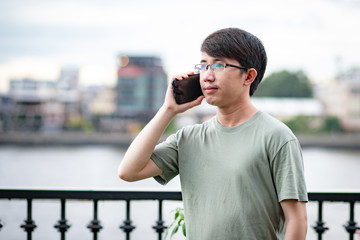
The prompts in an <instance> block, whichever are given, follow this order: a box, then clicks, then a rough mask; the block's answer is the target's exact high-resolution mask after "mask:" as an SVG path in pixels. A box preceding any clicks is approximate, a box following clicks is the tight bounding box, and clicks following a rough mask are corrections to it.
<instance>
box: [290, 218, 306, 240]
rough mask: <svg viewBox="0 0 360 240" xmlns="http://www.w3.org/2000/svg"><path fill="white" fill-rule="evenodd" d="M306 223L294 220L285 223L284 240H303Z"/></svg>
mask: <svg viewBox="0 0 360 240" xmlns="http://www.w3.org/2000/svg"><path fill="white" fill-rule="evenodd" d="M306 233H307V221H306V220H301V219H294V220H290V221H288V222H286V233H285V240H305V239H306Z"/></svg>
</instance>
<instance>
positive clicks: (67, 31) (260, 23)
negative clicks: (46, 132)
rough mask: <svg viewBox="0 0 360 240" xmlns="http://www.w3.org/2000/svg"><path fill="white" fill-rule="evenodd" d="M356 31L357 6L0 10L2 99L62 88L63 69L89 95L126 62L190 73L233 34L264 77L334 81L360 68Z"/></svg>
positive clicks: (18, 0) (258, 3) (16, 2)
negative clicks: (32, 81)
mask: <svg viewBox="0 0 360 240" xmlns="http://www.w3.org/2000/svg"><path fill="white" fill-rule="evenodd" d="M359 23H360V0H271V1H269V0H206V1H205V0H198V1H197V0H181V1H178V0H171V1H169V0H159V1H157V0H153V1H146V0H51V1H49V0H1V1H0V92H4V91H6V89H7V87H8V81H9V79H11V78H21V77H31V78H36V79H39V80H56V79H57V77H58V76H59V72H60V69H61V68H62V67H78V68H79V70H80V83H81V84H82V85H109V86H113V85H114V84H115V82H116V69H117V66H118V60H117V57H118V56H119V55H122V54H125V55H146V56H158V57H160V58H161V59H162V61H163V65H164V68H165V71H166V72H167V74H168V75H169V76H172V75H175V74H178V73H181V72H187V71H189V70H192V69H193V66H194V65H195V64H196V63H198V62H199V60H200V56H201V55H200V45H201V43H202V41H203V39H204V38H205V37H206V36H207V35H209V34H211V33H212V32H214V31H216V30H218V29H221V28H226V27H238V28H242V29H244V30H246V31H249V32H251V33H252V34H254V35H256V36H257V37H258V38H260V39H261V41H262V42H263V44H264V46H265V49H266V51H267V55H268V66H267V72H266V74H267V75H268V74H271V73H272V72H275V71H280V70H284V69H286V70H289V71H298V70H303V71H305V73H306V74H307V75H308V76H309V78H310V79H311V80H312V81H315V82H316V81H328V80H329V79H331V78H333V77H334V76H335V75H336V74H337V73H339V72H340V71H346V70H348V69H350V68H353V67H359V66H360V57H359V53H360V31H359V26H358V24H359Z"/></svg>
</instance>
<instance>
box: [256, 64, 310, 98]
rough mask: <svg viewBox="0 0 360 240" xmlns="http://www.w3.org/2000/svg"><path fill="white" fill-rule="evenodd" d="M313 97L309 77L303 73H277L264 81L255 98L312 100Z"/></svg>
mask: <svg viewBox="0 0 360 240" xmlns="http://www.w3.org/2000/svg"><path fill="white" fill-rule="evenodd" d="M312 96H313V92H312V88H311V84H310V81H309V79H308V77H307V76H306V75H305V73H304V72H303V71H298V72H288V71H285V70H284V71H280V72H275V73H272V74H271V75H269V76H268V77H266V78H265V79H263V81H262V82H261V83H260V84H259V86H258V89H257V90H256V91H255V93H254V97H290V98H310V97H312Z"/></svg>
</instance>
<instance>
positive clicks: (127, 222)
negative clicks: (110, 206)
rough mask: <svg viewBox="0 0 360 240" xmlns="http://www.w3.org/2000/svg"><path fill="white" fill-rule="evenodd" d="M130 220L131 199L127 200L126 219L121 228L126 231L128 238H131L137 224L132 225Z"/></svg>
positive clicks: (128, 239) (127, 239)
mask: <svg viewBox="0 0 360 240" xmlns="http://www.w3.org/2000/svg"><path fill="white" fill-rule="evenodd" d="M131 222H132V221H131V220H130V200H126V220H125V221H124V225H122V226H120V228H121V229H122V230H123V231H124V232H125V233H126V240H130V233H131V231H132V230H134V229H135V226H133V225H131Z"/></svg>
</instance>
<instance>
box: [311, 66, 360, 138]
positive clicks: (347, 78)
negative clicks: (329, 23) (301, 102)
mask: <svg viewBox="0 0 360 240" xmlns="http://www.w3.org/2000/svg"><path fill="white" fill-rule="evenodd" d="M316 96H317V97H318V98H319V99H320V100H321V101H322V102H323V104H324V106H325V113H324V114H325V115H327V116H334V117H337V118H339V120H340V123H341V126H342V128H343V129H344V130H346V131H350V132H360V69H353V70H350V71H348V72H346V73H344V74H341V75H340V76H339V77H338V78H336V79H333V80H332V81H329V82H327V83H324V84H323V85H321V86H319V87H318V88H317V90H316Z"/></svg>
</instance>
